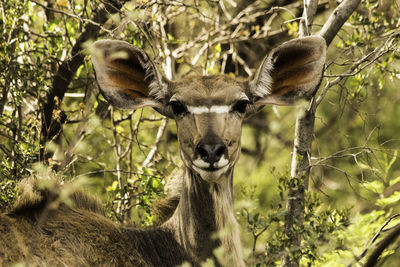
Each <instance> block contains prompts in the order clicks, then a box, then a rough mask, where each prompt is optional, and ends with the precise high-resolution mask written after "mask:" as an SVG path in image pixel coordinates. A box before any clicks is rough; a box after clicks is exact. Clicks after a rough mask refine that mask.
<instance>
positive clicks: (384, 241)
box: [364, 223, 400, 267]
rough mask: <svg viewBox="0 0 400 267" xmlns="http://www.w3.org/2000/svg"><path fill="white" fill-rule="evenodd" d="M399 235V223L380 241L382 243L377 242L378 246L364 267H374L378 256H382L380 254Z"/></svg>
mask: <svg viewBox="0 0 400 267" xmlns="http://www.w3.org/2000/svg"><path fill="white" fill-rule="evenodd" d="M399 235H400V223H399V224H397V225H396V226H395V227H394V228H393V229H392V230H391V231H390V233H389V234H388V235H387V236H386V237H385V238H384V239H382V241H380V242H379V244H378V245H377V247H376V249H375V250H374V251H373V252H372V254H371V255H370V256H369V258H368V261H367V263H366V264H365V265H364V267H373V266H375V264H376V262H377V261H378V258H379V256H380V255H381V254H382V252H383V251H384V250H385V249H386V248H387V247H388V246H389V245H390V244H392V243H393V242H394V241H395V240H396V239H397V238H398V237H399Z"/></svg>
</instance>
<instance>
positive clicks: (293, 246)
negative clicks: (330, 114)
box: [281, 0, 360, 267]
mask: <svg viewBox="0 0 400 267" xmlns="http://www.w3.org/2000/svg"><path fill="white" fill-rule="evenodd" d="M359 3H360V0H344V1H343V2H342V3H341V4H340V5H339V6H338V7H337V8H336V9H335V10H334V11H333V13H332V14H331V16H330V17H329V19H328V20H327V22H326V23H325V25H324V26H323V28H322V30H321V32H320V35H321V36H322V37H324V38H325V40H326V43H327V45H328V46H329V44H330V43H331V42H332V40H333V38H334V37H335V36H336V34H337V32H338V31H339V30H340V28H341V27H342V26H343V24H344V23H345V22H346V20H347V19H348V18H349V17H350V15H351V13H353V11H354V10H355V9H356V8H357V6H358V4H359ZM317 5H318V1H313V0H304V12H303V17H304V19H303V23H301V25H300V28H299V29H300V32H299V33H300V35H301V36H304V35H308V34H310V33H311V25H312V21H313V17H314V14H315V11H316V8H315V7H316V6H317ZM312 101H314V100H312ZM314 122H315V109H314V108H313V105H312V103H310V105H309V108H308V109H307V110H305V112H304V113H302V114H300V115H299V116H298V117H297V119H296V130H295V139H294V148H293V158H292V166H291V178H290V182H289V187H290V188H289V193H288V200H287V203H286V216H285V229H284V231H285V235H286V236H287V237H288V241H289V244H290V247H289V248H288V251H289V253H288V254H286V255H284V256H283V257H282V261H281V266H285V267H297V266H299V264H300V260H301V257H302V255H301V253H302V252H301V241H302V238H301V237H302V230H301V229H302V227H303V221H304V212H305V194H306V191H307V189H308V181H309V174H310V158H311V147H312V140H313V136H314Z"/></svg>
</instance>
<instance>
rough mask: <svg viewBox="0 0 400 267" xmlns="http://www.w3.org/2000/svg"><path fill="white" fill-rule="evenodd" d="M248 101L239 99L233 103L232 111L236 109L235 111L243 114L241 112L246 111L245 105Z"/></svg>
mask: <svg viewBox="0 0 400 267" xmlns="http://www.w3.org/2000/svg"><path fill="white" fill-rule="evenodd" d="M250 103H251V102H250V101H249V100H246V99H243V100H239V101H237V102H236V103H235V104H234V105H233V107H232V111H236V112H239V113H242V114H243V113H245V112H246V107H247V105H248V104H250Z"/></svg>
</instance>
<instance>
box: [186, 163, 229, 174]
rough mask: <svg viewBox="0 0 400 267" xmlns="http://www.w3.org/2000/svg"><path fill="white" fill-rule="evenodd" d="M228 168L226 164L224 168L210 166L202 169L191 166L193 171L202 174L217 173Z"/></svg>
mask: <svg viewBox="0 0 400 267" xmlns="http://www.w3.org/2000/svg"><path fill="white" fill-rule="evenodd" d="M227 168H228V164H225V165H224V166H218V167H216V166H213V165H211V166H210V167H204V166H197V165H196V164H193V169H194V170H195V171H203V172H218V171H221V170H226V169H227Z"/></svg>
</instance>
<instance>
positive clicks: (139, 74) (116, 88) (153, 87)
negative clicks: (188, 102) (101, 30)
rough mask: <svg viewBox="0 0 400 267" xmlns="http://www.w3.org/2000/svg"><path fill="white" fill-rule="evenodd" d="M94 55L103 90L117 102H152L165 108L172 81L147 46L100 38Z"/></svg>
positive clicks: (123, 105) (118, 104) (136, 104)
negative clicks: (153, 60)
mask: <svg viewBox="0 0 400 267" xmlns="http://www.w3.org/2000/svg"><path fill="white" fill-rule="evenodd" d="M91 56H92V63H93V67H94V70H95V75H96V80H97V83H98V85H99V87H100V90H101V92H102V94H103V95H104V97H105V98H106V99H107V100H108V101H109V102H110V103H111V104H112V105H113V106H116V107H119V108H124V109H137V108H142V107H146V106H150V107H153V108H155V109H156V110H158V111H160V112H162V110H163V107H164V103H163V102H164V99H165V97H166V94H167V89H168V83H169V81H168V80H167V79H166V78H164V77H163V76H162V75H161V73H159V71H158V70H157V68H156V66H155V65H154V63H153V62H152V61H151V60H150V58H149V56H148V55H147V54H146V53H145V52H144V51H143V50H141V49H139V48H137V47H134V46H132V45H130V44H128V43H127V42H123V41H116V40H100V41H97V42H95V43H94V44H93V46H92V48H91Z"/></svg>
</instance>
